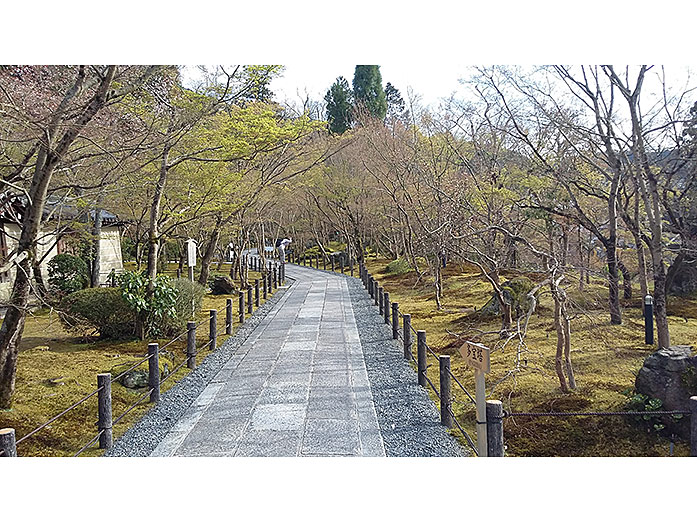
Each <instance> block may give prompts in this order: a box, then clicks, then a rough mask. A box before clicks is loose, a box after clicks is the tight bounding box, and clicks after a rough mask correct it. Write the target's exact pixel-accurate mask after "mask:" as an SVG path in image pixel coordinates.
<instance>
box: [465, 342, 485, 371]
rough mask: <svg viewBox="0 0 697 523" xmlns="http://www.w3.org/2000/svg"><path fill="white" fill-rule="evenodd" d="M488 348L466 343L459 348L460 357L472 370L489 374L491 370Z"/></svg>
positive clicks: (478, 344) (479, 344)
mask: <svg viewBox="0 0 697 523" xmlns="http://www.w3.org/2000/svg"><path fill="white" fill-rule="evenodd" d="M489 352H490V350H489V348H488V347H485V346H484V345H482V344H481V343H473V342H470V341H466V342H465V343H464V344H463V345H462V347H460V355H461V356H462V357H463V358H464V360H465V363H466V364H467V365H468V366H470V367H472V368H473V369H477V370H481V371H484V372H489V371H490V370H491V361H490V360H489Z"/></svg>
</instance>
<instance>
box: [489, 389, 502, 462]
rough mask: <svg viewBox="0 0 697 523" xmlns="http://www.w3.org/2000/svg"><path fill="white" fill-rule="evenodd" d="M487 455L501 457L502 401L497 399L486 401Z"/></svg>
mask: <svg viewBox="0 0 697 523" xmlns="http://www.w3.org/2000/svg"><path fill="white" fill-rule="evenodd" d="M486 441H487V454H486V455H487V456H488V457H490V458H502V457H503V403H501V402H500V401H499V400H487V402H486Z"/></svg>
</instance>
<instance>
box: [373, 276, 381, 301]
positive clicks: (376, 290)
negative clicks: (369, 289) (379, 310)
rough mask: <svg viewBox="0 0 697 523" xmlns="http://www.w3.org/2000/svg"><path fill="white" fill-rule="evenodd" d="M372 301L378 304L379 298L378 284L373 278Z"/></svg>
mask: <svg viewBox="0 0 697 523" xmlns="http://www.w3.org/2000/svg"><path fill="white" fill-rule="evenodd" d="M373 287H374V289H373V301H374V302H375V305H377V304H378V300H379V299H380V291H379V289H380V284H379V283H378V281H377V280H373Z"/></svg>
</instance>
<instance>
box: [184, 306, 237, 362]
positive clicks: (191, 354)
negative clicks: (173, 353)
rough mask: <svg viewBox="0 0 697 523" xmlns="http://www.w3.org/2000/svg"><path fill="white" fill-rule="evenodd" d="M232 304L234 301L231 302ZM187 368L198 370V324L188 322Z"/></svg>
mask: <svg viewBox="0 0 697 523" xmlns="http://www.w3.org/2000/svg"><path fill="white" fill-rule="evenodd" d="M230 302H232V300H230ZM186 366H187V367H188V368H190V369H195V368H196V322H195V321H187V322H186Z"/></svg>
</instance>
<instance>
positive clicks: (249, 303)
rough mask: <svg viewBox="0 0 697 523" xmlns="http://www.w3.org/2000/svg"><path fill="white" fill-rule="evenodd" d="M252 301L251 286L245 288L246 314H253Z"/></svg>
mask: <svg viewBox="0 0 697 523" xmlns="http://www.w3.org/2000/svg"><path fill="white" fill-rule="evenodd" d="M253 300H254V299H253V298H252V286H251V285H250V286H249V287H247V314H252V312H254V301H253Z"/></svg>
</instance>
